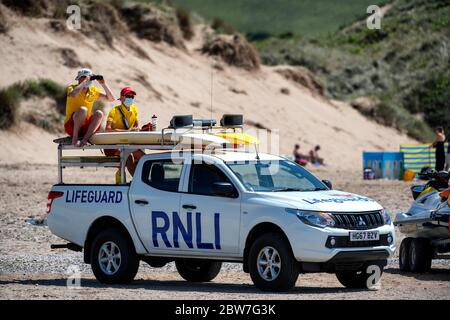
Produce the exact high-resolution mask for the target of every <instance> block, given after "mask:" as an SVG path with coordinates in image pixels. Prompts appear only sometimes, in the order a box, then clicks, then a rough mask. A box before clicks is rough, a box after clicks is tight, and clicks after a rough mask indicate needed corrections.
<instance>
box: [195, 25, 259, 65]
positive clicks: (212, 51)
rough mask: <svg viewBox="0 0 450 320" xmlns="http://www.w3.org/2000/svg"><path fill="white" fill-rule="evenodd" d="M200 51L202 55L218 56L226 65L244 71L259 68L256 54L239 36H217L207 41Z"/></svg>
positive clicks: (242, 37)
mask: <svg viewBox="0 0 450 320" xmlns="http://www.w3.org/2000/svg"><path fill="white" fill-rule="evenodd" d="M201 51H202V53H204V54H208V55H212V56H219V57H220V58H221V59H222V60H223V61H225V62H226V63H227V64H229V65H232V66H236V67H239V68H243V69H246V70H257V69H259V67H260V60H259V55H258V52H257V51H256V50H255V48H253V46H252V45H251V44H250V43H249V42H248V41H247V39H245V37H244V36H242V35H240V34H237V35H234V36H217V37H215V38H214V39H212V40H211V41H207V42H206V43H205V44H204V45H203V47H202V49H201Z"/></svg>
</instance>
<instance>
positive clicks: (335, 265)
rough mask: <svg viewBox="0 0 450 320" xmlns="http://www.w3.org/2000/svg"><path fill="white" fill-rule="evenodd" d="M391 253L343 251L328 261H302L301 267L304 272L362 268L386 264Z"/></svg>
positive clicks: (383, 251)
mask: <svg viewBox="0 0 450 320" xmlns="http://www.w3.org/2000/svg"><path fill="white" fill-rule="evenodd" d="M389 255H390V254H389V252H388V251H387V250H383V249H381V250H359V251H342V252H339V253H338V254H336V255H335V256H334V257H333V258H331V259H330V260H328V261H326V262H301V263H300V267H301V271H302V272H330V273H334V272H336V271H343V270H362V269H363V267H368V266H370V265H377V266H379V267H384V266H386V264H387V258H389Z"/></svg>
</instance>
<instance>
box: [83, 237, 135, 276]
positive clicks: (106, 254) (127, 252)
mask: <svg viewBox="0 0 450 320" xmlns="http://www.w3.org/2000/svg"><path fill="white" fill-rule="evenodd" d="M91 268H92V271H93V272H94V275H95V277H96V278H97V280H98V281H100V282H101V283H107V284H118V283H120V284H124V283H128V282H131V281H132V280H133V279H134V277H135V276H136V273H137V271H138V268H139V259H138V257H137V254H136V251H135V249H134V246H133V243H131V242H130V241H129V240H128V238H127V237H126V236H125V235H124V234H123V233H122V231H121V230H119V229H108V230H105V231H102V232H100V233H99V234H98V235H97V237H96V238H95V239H94V241H93V242H92V249H91Z"/></svg>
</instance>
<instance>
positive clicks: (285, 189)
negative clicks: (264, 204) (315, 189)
mask: <svg viewBox="0 0 450 320" xmlns="http://www.w3.org/2000/svg"><path fill="white" fill-rule="evenodd" d="M272 191H273V192H284V191H305V190H302V189H297V188H279V189H274V190H272Z"/></svg>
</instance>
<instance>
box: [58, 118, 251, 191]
mask: <svg viewBox="0 0 450 320" xmlns="http://www.w3.org/2000/svg"><path fill="white" fill-rule="evenodd" d="M180 129H184V130H186V132H189V131H191V130H201V131H202V133H212V132H213V131H215V130H221V131H223V130H227V129H232V130H233V131H234V132H236V130H238V129H240V130H241V131H242V132H243V117H242V115H224V116H223V117H222V119H221V120H220V126H216V120H214V119H193V117H192V115H183V116H174V117H173V118H172V120H171V121H170V125H169V126H168V127H167V128H163V129H162V131H161V144H151V145H135V144H112V145H111V144H108V145H87V146H84V147H82V148H78V147H75V146H73V145H72V144H71V142H72V141H71V138H70V137H65V138H59V139H55V140H53V142H55V143H57V144H58V183H59V184H63V169H65V168H66V167H79V168H84V167H96V168H98V167H103V168H119V169H120V173H121V184H126V183H127V182H126V171H125V168H126V161H127V159H128V156H129V155H130V154H131V153H133V152H134V151H136V150H157V151H171V150H173V149H174V147H175V146H177V143H176V142H173V143H167V142H165V139H164V134H165V133H166V131H167V130H173V131H174V132H176V131H177V130H180ZM104 149H118V150H119V151H120V156H113V157H110V156H64V155H63V152H64V151H66V150H77V151H81V150H83V151H84V150H104ZM215 149H221V150H227V149H229V146H227V145H222V146H214V148H213V150H215ZM232 149H233V150H236V146H233V148H232ZM190 150H191V151H195V150H196V149H195V148H194V147H192V146H191V149H190ZM197 150H198V149H197ZM202 150H203V149H202Z"/></svg>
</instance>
